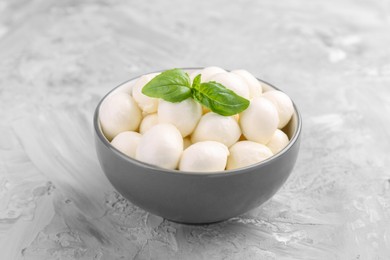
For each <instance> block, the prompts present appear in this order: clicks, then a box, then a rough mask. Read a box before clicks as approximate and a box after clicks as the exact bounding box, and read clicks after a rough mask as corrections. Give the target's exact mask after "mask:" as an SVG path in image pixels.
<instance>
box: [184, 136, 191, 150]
mask: <svg viewBox="0 0 390 260" xmlns="http://www.w3.org/2000/svg"><path fill="white" fill-rule="evenodd" d="M191 144H192V142H191V138H190V137H188V136H187V137H186V138H184V139H183V149H187V147H189V146H190V145H191Z"/></svg>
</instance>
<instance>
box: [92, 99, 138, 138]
mask: <svg viewBox="0 0 390 260" xmlns="http://www.w3.org/2000/svg"><path fill="white" fill-rule="evenodd" d="M99 119H100V125H101V127H102V130H103V133H104V135H105V136H106V138H107V139H108V140H111V139H112V138H114V137H115V136H116V135H117V134H119V133H121V132H124V131H134V130H136V129H137V128H138V126H139V123H140V122H141V119H142V116H141V110H140V109H139V108H138V106H137V103H136V102H135V101H134V99H133V98H132V97H131V96H130V95H129V94H126V93H121V92H118V93H115V94H112V95H110V96H108V97H107V98H106V99H105V100H104V101H103V103H102V104H101V106H100V110H99Z"/></svg>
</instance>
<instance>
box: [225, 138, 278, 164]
mask: <svg viewBox="0 0 390 260" xmlns="http://www.w3.org/2000/svg"><path fill="white" fill-rule="evenodd" d="M229 151H230V155H229V158H228V162H227V170H233V169H238V168H242V167H246V166H249V165H252V164H255V163H258V162H261V161H263V160H265V159H267V158H269V157H271V156H272V155H273V154H272V151H271V150H270V149H269V148H268V147H267V146H265V145H263V144H259V143H256V142H252V141H241V142H238V143H236V144H234V145H233V146H232V147H230V149H229Z"/></svg>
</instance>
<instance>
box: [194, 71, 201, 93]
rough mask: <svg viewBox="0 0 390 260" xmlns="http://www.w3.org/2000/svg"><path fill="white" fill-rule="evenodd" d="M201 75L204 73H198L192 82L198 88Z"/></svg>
mask: <svg viewBox="0 0 390 260" xmlns="http://www.w3.org/2000/svg"><path fill="white" fill-rule="evenodd" d="M201 77H202V75H201V74H198V75H197V76H196V77H195V78H194V80H193V82H192V87H193V88H196V89H198V88H199V86H200V82H201Z"/></svg>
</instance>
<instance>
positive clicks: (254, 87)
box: [232, 70, 263, 98]
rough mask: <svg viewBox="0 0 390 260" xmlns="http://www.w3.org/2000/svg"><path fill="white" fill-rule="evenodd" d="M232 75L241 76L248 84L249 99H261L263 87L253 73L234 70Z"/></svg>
mask: <svg viewBox="0 0 390 260" xmlns="http://www.w3.org/2000/svg"><path fill="white" fill-rule="evenodd" d="M232 73H234V74H236V75H238V76H240V77H241V78H242V79H243V80H244V81H245V82H246V84H247V86H248V89H249V98H254V97H260V96H261V93H262V92H263V88H262V85H261V83H260V81H258V80H257V79H256V78H255V77H254V76H253V75H252V74H251V73H249V72H248V71H246V70H233V71H232Z"/></svg>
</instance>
